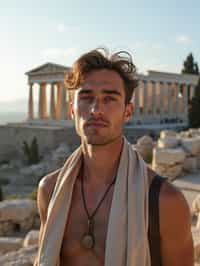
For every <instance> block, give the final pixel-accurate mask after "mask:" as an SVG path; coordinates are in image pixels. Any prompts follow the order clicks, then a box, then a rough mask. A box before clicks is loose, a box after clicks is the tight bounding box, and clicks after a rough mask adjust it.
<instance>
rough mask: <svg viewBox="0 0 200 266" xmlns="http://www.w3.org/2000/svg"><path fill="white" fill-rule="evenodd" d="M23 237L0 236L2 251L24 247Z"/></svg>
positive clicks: (0, 250) (0, 251)
mask: <svg viewBox="0 0 200 266" xmlns="http://www.w3.org/2000/svg"><path fill="white" fill-rule="evenodd" d="M22 242H23V239H22V238H17V237H0V253H7V252H10V251H15V250H18V249H20V248H21V247H22Z"/></svg>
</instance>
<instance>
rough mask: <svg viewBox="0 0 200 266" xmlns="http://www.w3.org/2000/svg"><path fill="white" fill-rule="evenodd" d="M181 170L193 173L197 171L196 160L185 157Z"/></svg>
mask: <svg viewBox="0 0 200 266" xmlns="http://www.w3.org/2000/svg"><path fill="white" fill-rule="evenodd" d="M183 169H184V170H185V171H187V172H190V173H195V172H196V171H197V158H196V157H186V158H185V160H184V162H183Z"/></svg>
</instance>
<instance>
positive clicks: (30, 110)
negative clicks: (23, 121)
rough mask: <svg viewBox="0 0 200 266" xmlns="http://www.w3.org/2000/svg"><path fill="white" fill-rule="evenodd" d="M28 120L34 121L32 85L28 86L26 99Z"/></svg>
mask: <svg viewBox="0 0 200 266" xmlns="http://www.w3.org/2000/svg"><path fill="white" fill-rule="evenodd" d="M28 119H29V120H32V119H34V110H33V84H32V83H30V84H29V98H28Z"/></svg>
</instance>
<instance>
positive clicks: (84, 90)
mask: <svg viewBox="0 0 200 266" xmlns="http://www.w3.org/2000/svg"><path fill="white" fill-rule="evenodd" d="M102 92H103V93H105V94H109V95H118V96H122V94H121V93H120V92H119V91H118V90H115V89H112V90H110V89H103V91H102ZM92 93H93V90H91V89H82V90H80V91H79V92H78V94H79V95H81V94H92Z"/></svg>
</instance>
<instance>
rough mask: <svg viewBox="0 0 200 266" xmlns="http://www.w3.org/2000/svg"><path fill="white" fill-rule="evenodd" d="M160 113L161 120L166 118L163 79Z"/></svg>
mask: <svg viewBox="0 0 200 266" xmlns="http://www.w3.org/2000/svg"><path fill="white" fill-rule="evenodd" d="M159 95H160V99H159V113H160V121H161V120H162V119H163V118H164V116H165V106H164V100H165V99H164V83H163V82H162V81H161V82H159Z"/></svg>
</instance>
